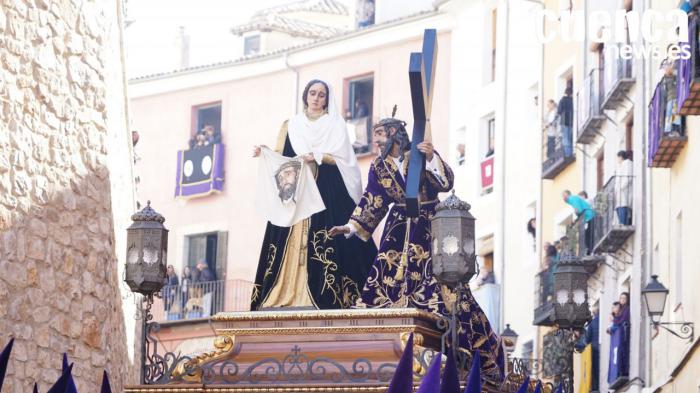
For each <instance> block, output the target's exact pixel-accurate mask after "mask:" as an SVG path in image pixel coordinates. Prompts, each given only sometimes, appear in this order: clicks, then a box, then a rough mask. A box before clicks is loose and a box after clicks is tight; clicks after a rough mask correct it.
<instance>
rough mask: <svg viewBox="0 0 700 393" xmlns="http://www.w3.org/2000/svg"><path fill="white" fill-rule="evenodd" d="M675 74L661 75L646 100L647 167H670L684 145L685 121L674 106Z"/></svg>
mask: <svg viewBox="0 0 700 393" xmlns="http://www.w3.org/2000/svg"><path fill="white" fill-rule="evenodd" d="M676 81H677V80H676V76H675V75H666V76H664V77H663V78H662V79H661V81H660V82H659V84H658V85H657V86H656V89H655V90H654V95H653V96H652V99H651V102H650V103H649V127H648V128H649V150H648V152H647V162H648V165H649V166H650V167H658V168H670V167H671V166H673V163H674V162H676V159H677V158H678V155H679V154H680V151H681V150H682V149H683V146H685V143H686V142H687V138H686V136H685V121H684V118H683V116H681V115H680V114H679V113H678V112H677V110H678V105H677V96H676V92H677V89H676V87H677V86H676Z"/></svg>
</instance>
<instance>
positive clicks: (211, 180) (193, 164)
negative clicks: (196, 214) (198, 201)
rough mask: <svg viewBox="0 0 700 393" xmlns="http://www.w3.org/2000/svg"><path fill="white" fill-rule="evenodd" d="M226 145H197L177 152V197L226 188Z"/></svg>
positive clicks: (202, 194) (196, 195) (192, 196)
mask: <svg viewBox="0 0 700 393" xmlns="http://www.w3.org/2000/svg"><path fill="white" fill-rule="evenodd" d="M224 150H225V149H224V145H223V144H221V143H217V144H214V145H208V146H201V147H196V148H194V149H190V150H180V151H178V152H177V176H176V179H175V197H176V198H178V197H184V198H194V197H201V196H206V195H209V194H212V193H214V192H221V191H223V189H224Z"/></svg>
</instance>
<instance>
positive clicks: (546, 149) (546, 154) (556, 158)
mask: <svg viewBox="0 0 700 393" xmlns="http://www.w3.org/2000/svg"><path fill="white" fill-rule="evenodd" d="M551 127H552V128H549V127H545V129H544V130H543V131H542V132H543V134H544V135H543V137H542V141H543V146H542V178H543V179H550V180H551V179H554V178H555V177H557V175H559V174H560V173H561V172H562V171H564V169H566V167H568V166H569V164H571V163H572V162H574V161H575V160H576V155H575V154H574V152H573V145H572V146H564V144H563V138H562V133H561V130H562V128H561V127H560V126H559V122H558V121H555V124H554V125H552V126H551Z"/></svg>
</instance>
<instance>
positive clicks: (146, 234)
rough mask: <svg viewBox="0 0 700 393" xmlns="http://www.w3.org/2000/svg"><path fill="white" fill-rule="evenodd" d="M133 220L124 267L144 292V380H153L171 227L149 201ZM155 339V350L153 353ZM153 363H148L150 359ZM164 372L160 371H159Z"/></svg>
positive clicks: (134, 287) (129, 281)
mask: <svg viewBox="0 0 700 393" xmlns="http://www.w3.org/2000/svg"><path fill="white" fill-rule="evenodd" d="M131 220H132V221H133V222H132V224H131V226H129V228H128V229H127V230H126V244H127V249H126V266H125V269H124V282H126V284H127V285H128V286H129V288H130V289H131V291H132V292H134V293H140V294H141V295H143V298H142V305H141V309H140V314H141V318H143V328H142V332H141V383H143V384H145V383H147V382H148V381H153V380H154V379H155V377H156V375H155V374H162V372H160V373H159V372H158V371H157V370H158V367H151V366H150V365H151V364H153V363H154V362H155V360H154V359H155V357H156V356H157V355H156V354H157V352H158V350H157V346H156V341H155V340H154V339H152V338H151V337H150V332H151V331H152V330H155V331H157V330H158V329H159V328H160V327H159V325H158V324H157V323H156V322H150V321H151V320H152V319H153V315H151V306H152V305H153V296H154V295H157V294H158V292H159V291H160V290H161V288H162V287H163V284H164V283H165V280H166V277H167V276H166V265H167V263H168V261H167V250H168V230H167V229H165V227H164V226H163V222H165V218H164V217H163V216H162V215H160V214H158V213H157V212H156V211H155V210H153V209H152V208H151V201H148V204H147V205H146V207H145V208H143V210H141V211H140V212H137V213H135V214H134V215H132V216H131ZM151 342H152V343H153V351H152V352H153V354H152V355H151V354H150V352H151V351H150V349H151ZM147 360H149V361H150V364H149V365H147V364H146V361H147ZM159 376H160V375H159Z"/></svg>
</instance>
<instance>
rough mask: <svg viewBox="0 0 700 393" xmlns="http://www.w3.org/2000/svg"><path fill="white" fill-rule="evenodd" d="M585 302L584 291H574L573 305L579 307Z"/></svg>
mask: <svg viewBox="0 0 700 393" xmlns="http://www.w3.org/2000/svg"><path fill="white" fill-rule="evenodd" d="M585 302H586V291H584V290H582V289H576V290H574V303H576V304H578V305H581V304H583V303H585Z"/></svg>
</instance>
